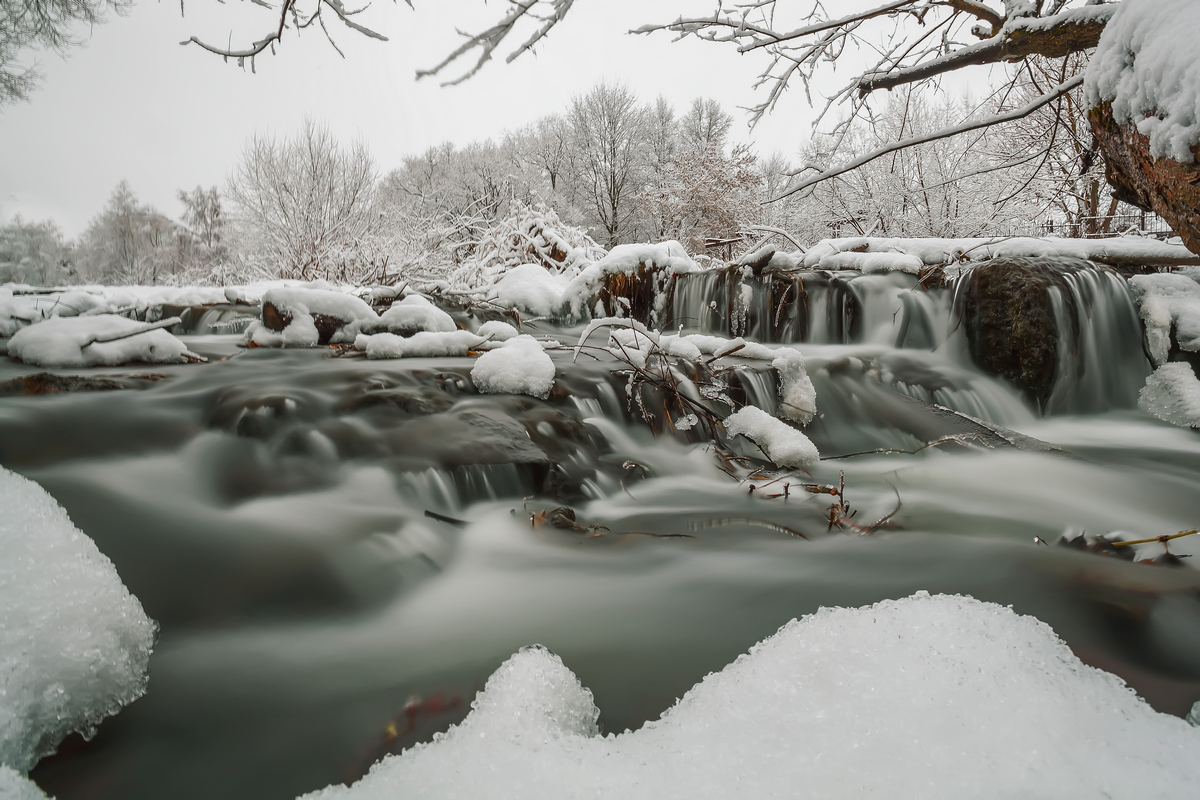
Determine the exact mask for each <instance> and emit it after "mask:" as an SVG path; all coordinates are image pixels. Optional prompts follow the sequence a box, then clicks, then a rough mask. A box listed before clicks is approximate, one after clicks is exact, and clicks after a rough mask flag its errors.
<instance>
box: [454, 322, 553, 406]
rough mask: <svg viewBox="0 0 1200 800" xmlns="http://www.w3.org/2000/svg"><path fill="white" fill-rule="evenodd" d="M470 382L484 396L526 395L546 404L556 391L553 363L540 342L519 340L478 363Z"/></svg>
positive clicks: (516, 339) (489, 354) (485, 355)
mask: <svg viewBox="0 0 1200 800" xmlns="http://www.w3.org/2000/svg"><path fill="white" fill-rule="evenodd" d="M471 380H472V382H474V384H475V388H476V389H478V390H479V391H481V392H483V393H484V394H527V395H531V396H532V397H540V398H542V399H543V400H545V399H546V398H547V397H549V396H550V390H551V389H552V388H554V362H553V361H551V360H550V356H548V355H546V351H545V350H543V349H542V345H541V344H540V343H539V342H538V340H537V339H534V338H533V337H532V336H518V337H516V338H515V339H510V340H509V341H507V342H505V343H504V346H503V347H498V348H496V349H495V350H489V351H488V352H486V353H484V354H483V355H481V356H480V357H479V358H478V359H476V360H475V366H474V367H472V368H471Z"/></svg>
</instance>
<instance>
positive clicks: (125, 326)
mask: <svg viewBox="0 0 1200 800" xmlns="http://www.w3.org/2000/svg"><path fill="white" fill-rule="evenodd" d="M146 327H147V325H146V323H143V322H137V321H135V320H131V319H126V318H125V317H118V316H116V315H115V314H98V315H96V316H87V317H51V318H50V319H47V320H43V321H42V322H38V323H37V324H35V325H30V326H28V327H25V328H22V329H21V330H19V331H17V332H16V333H14V334H13V336H12V338H11V339H10V340H9V342H8V354H9V355H10V356H12V357H13V358H17V359H20V360H21V361H24V362H25V363H27V364H37V365H38V366H42V367H60V368H62V367H95V366H116V365H118V364H129V363H133V362H143V363H147V364H182V363H185V362H187V360H188V356H189V355H191V354H190V353H188V349H187V347H186V346H185V345H184V343H183V342H181V341H180V340H179V339H177V338H175V337H174V336H172V335H171V334H169V333H167V332H166V331H165V330H162V329H157V330H145V328H146ZM138 330H144V331H145V332H143V333H135V332H136V331H138ZM129 333H134V334H135V335H131V336H129V337H127V338H124V339H116V340H114V341H99V340H100V339H105V338H109V337H112V336H118V335H121V334H129Z"/></svg>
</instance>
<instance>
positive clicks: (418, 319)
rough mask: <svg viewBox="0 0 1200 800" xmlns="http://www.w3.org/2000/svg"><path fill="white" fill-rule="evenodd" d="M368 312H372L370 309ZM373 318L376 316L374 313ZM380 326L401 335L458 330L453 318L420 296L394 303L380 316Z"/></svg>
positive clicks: (364, 319) (367, 319) (416, 295)
mask: <svg viewBox="0 0 1200 800" xmlns="http://www.w3.org/2000/svg"><path fill="white" fill-rule="evenodd" d="M364 305H365V304H364ZM367 310H368V311H371V309H370V308H369V307H368V309H367ZM359 313H362V312H361V309H359ZM372 316H374V312H373V311H372ZM361 321H364V322H366V321H370V318H369V317H364V318H363V319H362V320H361ZM378 324H379V325H382V326H383V327H385V328H387V329H388V330H389V331H391V332H392V333H399V334H409V333H416V332H417V331H428V332H430V333H448V332H450V331H455V330H458V326H457V325H455V324H454V318H453V317H451V316H450V315H449V314H447V313H446V312H445V311H442V310H441V309H440V308H438V307H437V306H435V305H434V304H433V303H431V302H429V300H428V299H426V298H424V297H422V296H421V295H419V294H410V295H409V296H408V297H405V298H404V299H403V300H397V301H396V302H394V303H392V305H391V307H390V308H389V309H388V310H387V311H385V312H383V314H381V315H380V316H379V323H378Z"/></svg>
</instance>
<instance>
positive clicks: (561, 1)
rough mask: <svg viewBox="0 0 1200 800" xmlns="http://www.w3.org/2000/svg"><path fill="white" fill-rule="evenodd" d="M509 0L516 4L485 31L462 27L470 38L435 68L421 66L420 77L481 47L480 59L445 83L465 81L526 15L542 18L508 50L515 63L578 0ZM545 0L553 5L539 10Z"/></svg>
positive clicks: (462, 32)
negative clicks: (522, 40) (532, 29)
mask: <svg viewBox="0 0 1200 800" xmlns="http://www.w3.org/2000/svg"><path fill="white" fill-rule="evenodd" d="M509 2H510V3H511V4H512V8H510V9H509V10H508V13H507V14H505V15H504V18H503V19H501V20H500V21H499V22H497V23H496V24H495V25H493V26H492V27H490V28H488V29H487V30H485V31H483V32H482V33H476V34H469V33H466V32H464V31H459V33H461V34H462V35H463V36H465V37H466V41H464V42H463V43H462V44H461V45H459V47H458V48H457V49H455V50H454V52H452V53H451V54H450V55H448V56H446V57H445V58H444V59H442V61H441V63H439V64H437V65H436V66H434V67H433V68H432V69H422V70H417V78H428V77H431V76H434V75H437V74H439V73H440V72H441V71H442V70H444V69H446V68H447V67H449V66H450V65H451V64H453V63H455V62H457V61H458V60H459V59H462V58H464V57H465V56H466V55H467V54H468V53H470V52H471V51H473V50H478V51H479V57H478V58H477V59H476V61H475V64H474V66H472V67H471V68H470V69H468V70H467V71H466V72H464V73H463V74H462V75H460V76H459V77H457V78H454V79H453V80H449V81H445V82H444V83H443V84H442V85H443V86H454V85H456V84H459V83H462V82H463V81H465V80H467V79H468V78H470V77H471V76H473V75H474V74H475V73H477V72H479V70H480V69H482V68H483V65H484V64H486V63H487V62H488V61H490V60H491V58H492V53H493V52H494V51H495V50H496V48H497V47H499V46H500V43H501V42H503V41H504V39H505V38H507V37H508V35H509V34H510V33H512V31H513V29H514V28H516V26H517V24H518V23H519V22H521V21H522V20H523V19H525V18H526V17H528V18H530V19H534V20H538V21H539V22H541V25H540V26H538V28H537V30H535V31H534V32H533V34H532V35H531V36H530V37H529V38H528V39H526V40H525V42H524V43H523V44H522V45H521V46H520V47H518V48H517V49H516V50H514V51H513V52H511V53H509V54H508V57H507V58H506V59H505V63H512V62H513V60H514V59H516V58H517V57H519V56H520V55H521V54H522V53H525V52H528V51H530V50H532V49H533V48H534V46H535V45H537V43H538V42H540V41H541V40H542V39H544V38H546V36H547V35H548V34H549V33H550V31H551V29H552V28H554V26H555V25H557V24H558V23H559V22H561V21H562V19H563V17H565V16H566V15H567V12H568V11H570V10H571V6H573V5H574V4H575V0H509ZM543 3H549V4H550V8H549V9H548V10H547V11H545V12H542V13H539V11H538V8H539V6H541V5H542V4H543Z"/></svg>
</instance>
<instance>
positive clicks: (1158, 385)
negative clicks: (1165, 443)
mask: <svg viewBox="0 0 1200 800" xmlns="http://www.w3.org/2000/svg"><path fill="white" fill-rule="evenodd" d="M1138 408H1140V409H1141V410H1142V411H1145V412H1146V413H1147V414H1152V415H1153V416H1156V417H1158V418H1159V419H1161V420H1162V421H1163V422H1169V423H1171V424H1172V425H1179V426H1180V427H1189V426H1190V427H1193V428H1200V380H1197V378H1196V373H1194V372H1192V367H1191V365H1190V364H1186V363H1184V362H1181V361H1172V362H1171V363H1169V364H1163V365H1162V366H1161V367H1159V368H1158V369H1156V370H1154V372H1152V373H1151V374H1150V377H1148V378H1146V385H1145V386H1143V387H1142V391H1141V392H1140V393H1139V394H1138Z"/></svg>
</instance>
